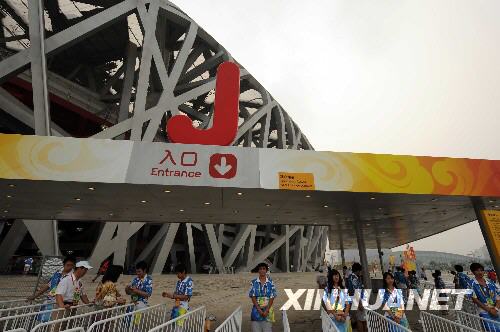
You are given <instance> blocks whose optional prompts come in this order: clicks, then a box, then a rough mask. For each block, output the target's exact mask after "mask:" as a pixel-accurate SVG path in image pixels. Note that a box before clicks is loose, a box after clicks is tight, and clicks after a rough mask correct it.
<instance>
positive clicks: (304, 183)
mask: <svg viewBox="0 0 500 332" xmlns="http://www.w3.org/2000/svg"><path fill="white" fill-rule="evenodd" d="M279 181H280V189H285V190H314V189H315V188H314V174H313V173H287V172H279Z"/></svg>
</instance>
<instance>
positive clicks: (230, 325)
mask: <svg viewBox="0 0 500 332" xmlns="http://www.w3.org/2000/svg"><path fill="white" fill-rule="evenodd" d="M242 318H243V311H242V310H241V307H238V309H236V310H235V311H234V312H233V313H232V314H231V315H229V317H228V318H226V320H225V321H224V322H222V324H221V325H220V326H219V327H218V328H216V329H215V332H241V320H242Z"/></svg>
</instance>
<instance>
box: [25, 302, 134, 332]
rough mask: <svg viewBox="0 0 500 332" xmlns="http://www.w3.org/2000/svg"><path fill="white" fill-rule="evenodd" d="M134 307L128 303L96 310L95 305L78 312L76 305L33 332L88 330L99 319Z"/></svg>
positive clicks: (116, 314) (37, 327)
mask: <svg viewBox="0 0 500 332" xmlns="http://www.w3.org/2000/svg"><path fill="white" fill-rule="evenodd" d="M133 307H134V306H133V305H131V304H128V305H122V306H117V307H113V308H108V309H103V310H97V311H95V310H93V309H94V306H89V307H88V311H87V312H84V313H81V312H78V308H76V307H75V308H71V309H68V310H64V311H62V312H58V313H57V315H55V317H53V318H52V320H51V321H49V322H44V323H41V324H38V325H36V326H35V327H34V328H33V329H32V330H31V332H35V331H36V332H59V331H66V330H70V329H77V328H82V329H84V330H86V329H88V328H89V326H91V325H92V324H94V323H95V322H97V321H101V320H103V319H108V318H112V317H115V316H118V315H121V314H123V313H125V312H126V311H127V310H131V309H132V308H133Z"/></svg>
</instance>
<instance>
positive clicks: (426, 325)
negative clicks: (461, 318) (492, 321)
mask: <svg viewBox="0 0 500 332" xmlns="http://www.w3.org/2000/svg"><path fill="white" fill-rule="evenodd" d="M420 322H421V323H422V328H423V331H424V332H435V331H446V332H472V331H475V332H477V330H475V329H473V328H470V327H467V326H465V325H463V324H460V323H458V322H455V321H452V320H449V319H446V318H443V317H440V316H437V315H435V314H431V313H429V312H425V311H422V312H420Z"/></svg>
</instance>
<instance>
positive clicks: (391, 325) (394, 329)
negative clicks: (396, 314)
mask: <svg viewBox="0 0 500 332" xmlns="http://www.w3.org/2000/svg"><path fill="white" fill-rule="evenodd" d="M366 322H367V323H368V332H411V330H410V329H408V328H406V327H404V326H401V325H399V324H398V323H396V322H395V321H393V320H391V319H389V318H387V317H385V316H384V315H382V314H379V313H378V312H376V311H373V310H367V311H366Z"/></svg>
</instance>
